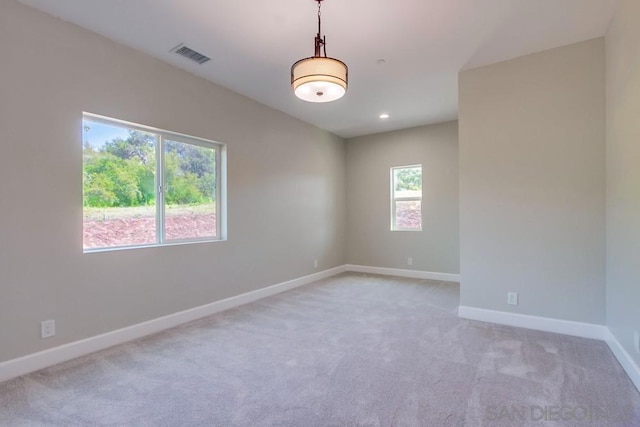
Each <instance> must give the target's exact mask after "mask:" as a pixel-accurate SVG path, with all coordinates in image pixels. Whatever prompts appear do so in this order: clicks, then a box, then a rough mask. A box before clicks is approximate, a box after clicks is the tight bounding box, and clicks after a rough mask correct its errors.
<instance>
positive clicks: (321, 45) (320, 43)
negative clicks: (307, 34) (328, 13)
mask: <svg viewBox="0 0 640 427" xmlns="http://www.w3.org/2000/svg"><path fill="white" fill-rule="evenodd" d="M316 1H317V2H318V34H316V51H315V52H316V53H315V56H316V58H320V57H321V56H322V55H321V54H320V52H321V51H324V56H325V58H326V57H327V36H322V12H321V11H320V6H321V5H322V0H316Z"/></svg>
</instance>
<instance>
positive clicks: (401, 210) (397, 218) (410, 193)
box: [391, 165, 422, 231]
mask: <svg viewBox="0 0 640 427" xmlns="http://www.w3.org/2000/svg"><path fill="white" fill-rule="evenodd" d="M391 230H395V231H420V230H422V165H414V166H401V167H395V168H391Z"/></svg>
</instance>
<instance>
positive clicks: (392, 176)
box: [389, 164, 423, 231]
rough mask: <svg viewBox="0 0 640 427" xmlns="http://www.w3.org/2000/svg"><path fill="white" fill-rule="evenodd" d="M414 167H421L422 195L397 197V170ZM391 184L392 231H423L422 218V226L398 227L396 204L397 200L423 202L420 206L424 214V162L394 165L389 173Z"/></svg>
mask: <svg viewBox="0 0 640 427" xmlns="http://www.w3.org/2000/svg"><path fill="white" fill-rule="evenodd" d="M412 168H420V172H421V179H420V196H419V197H418V196H414V197H397V196H396V188H395V173H394V172H395V171H396V170H400V169H412ZM389 177H390V179H389V184H390V192H389V194H390V196H391V224H390V229H391V231H422V219H421V221H420V228H398V226H397V220H396V212H397V208H396V204H397V202H420V203H421V207H420V215H422V186H423V179H422V164H416V165H406V166H393V167H391V169H390V173H389Z"/></svg>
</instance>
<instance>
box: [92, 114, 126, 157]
mask: <svg viewBox="0 0 640 427" xmlns="http://www.w3.org/2000/svg"><path fill="white" fill-rule="evenodd" d="M128 137H129V131H128V130H127V129H125V128H121V127H118V126H111V125H106V124H102V123H97V122H91V121H86V120H84V121H83V122H82V141H83V143H84V144H86V143H87V142H89V144H91V146H92V147H93V148H94V149H96V150H100V149H101V148H103V147H104V143H105V142H109V141H113V140H114V139H123V140H126V139H127V138H128Z"/></svg>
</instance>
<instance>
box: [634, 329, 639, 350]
mask: <svg viewBox="0 0 640 427" xmlns="http://www.w3.org/2000/svg"><path fill="white" fill-rule="evenodd" d="M633 348H635V349H636V353H640V333H638V331H635V332H634V333H633Z"/></svg>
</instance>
